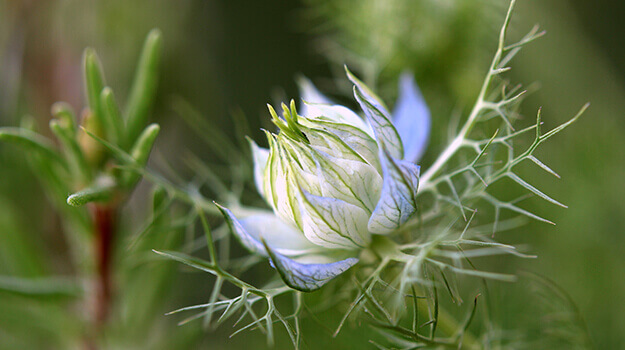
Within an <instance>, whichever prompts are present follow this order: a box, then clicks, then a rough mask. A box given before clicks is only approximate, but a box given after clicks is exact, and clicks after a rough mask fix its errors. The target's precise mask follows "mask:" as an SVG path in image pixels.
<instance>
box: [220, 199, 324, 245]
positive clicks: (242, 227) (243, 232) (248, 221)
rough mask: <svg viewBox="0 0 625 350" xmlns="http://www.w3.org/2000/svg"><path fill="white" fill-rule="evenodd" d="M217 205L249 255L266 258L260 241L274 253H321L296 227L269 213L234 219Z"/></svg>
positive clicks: (232, 215) (227, 210) (228, 212)
mask: <svg viewBox="0 0 625 350" xmlns="http://www.w3.org/2000/svg"><path fill="white" fill-rule="evenodd" d="M216 205H217V207H218V208H219V210H221V213H222V214H223V216H224V219H225V220H226V224H227V225H228V227H229V228H230V230H231V232H232V233H233V234H234V235H235V237H237V238H238V239H239V241H240V242H241V244H243V246H244V247H246V248H247V249H248V250H249V251H251V252H252V253H256V254H259V255H263V256H268V255H267V251H266V250H265V247H264V245H263V243H262V240H265V242H266V243H267V244H268V245H269V246H271V248H272V249H273V250H275V251H276V252H278V253H280V254H282V255H287V256H299V255H302V254H311V253H319V252H321V251H323V248H321V247H319V246H317V245H314V244H312V243H311V242H309V241H308V240H307V239H306V237H305V236H304V235H303V234H302V232H300V231H299V230H298V229H297V228H295V227H293V226H291V225H288V224H286V223H285V222H283V221H282V220H280V219H279V218H278V217H277V216H275V215H274V214H273V213H271V212H267V213H266V214H257V215H252V216H248V217H245V218H243V219H237V218H236V217H235V216H234V214H232V212H231V211H230V210H229V209H228V208H225V207H222V206H221V205H219V204H216Z"/></svg>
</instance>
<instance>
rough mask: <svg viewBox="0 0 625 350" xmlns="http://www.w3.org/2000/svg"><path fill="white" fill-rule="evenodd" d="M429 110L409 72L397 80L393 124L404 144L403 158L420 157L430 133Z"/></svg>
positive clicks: (412, 159) (413, 159)
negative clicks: (397, 96) (396, 97)
mask: <svg viewBox="0 0 625 350" xmlns="http://www.w3.org/2000/svg"><path fill="white" fill-rule="evenodd" d="M430 123H431V121H430V110H429V109H428V106H427V104H426V103H425V101H424V100H423V96H422V95H421V92H420V91H419V88H418V87H417V84H416V83H415V81H414V78H413V76H412V74H411V73H408V72H406V73H403V74H402V75H401V78H400V80H399V98H398V99H397V104H396V105H395V110H394V111H393V124H395V128H396V129H397V132H398V133H399V136H400V137H401V140H402V143H403V145H404V159H405V160H407V161H411V162H417V161H418V160H419V159H421V156H422V155H423V152H424V151H425V148H426V146H427V143H428V138H429V134H430Z"/></svg>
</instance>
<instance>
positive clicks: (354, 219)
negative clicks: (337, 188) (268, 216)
mask: <svg viewBox="0 0 625 350" xmlns="http://www.w3.org/2000/svg"><path fill="white" fill-rule="evenodd" d="M299 198H300V203H301V212H302V229H303V231H304V235H306V238H308V240H309V241H311V242H313V243H315V244H317V245H320V246H324V247H327V248H335V249H337V248H343V249H354V248H364V247H366V246H367V245H369V242H370V241H371V236H370V235H369V231H368V230H367V222H368V220H369V215H368V214H367V212H365V211H364V210H363V209H361V208H360V207H358V206H355V205H352V204H349V203H347V202H345V201H342V200H339V199H335V198H327V197H319V196H315V195H312V194H310V193H307V192H306V191H303V190H301V192H300V196H299Z"/></svg>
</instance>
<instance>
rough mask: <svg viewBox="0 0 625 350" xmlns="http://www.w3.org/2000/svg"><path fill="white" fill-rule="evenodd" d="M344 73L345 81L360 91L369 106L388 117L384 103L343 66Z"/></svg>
mask: <svg viewBox="0 0 625 350" xmlns="http://www.w3.org/2000/svg"><path fill="white" fill-rule="evenodd" d="M345 73H346V74H347V79H349V81H351V82H352V84H354V86H355V87H356V88H358V90H360V92H361V94H362V95H363V96H364V97H365V99H366V100H367V101H369V103H370V104H372V105H373V106H375V108H377V109H379V110H380V112H382V113H383V114H384V115H390V114H389V113H388V108H386V106H385V105H384V102H383V101H382V99H381V98H380V97H378V95H376V94H375V93H374V92H373V91H371V89H369V87H368V86H367V85H365V83H363V82H362V81H360V79H358V78H357V77H356V76H355V75H354V74H352V72H351V71H350V70H349V69H348V68H347V66H345Z"/></svg>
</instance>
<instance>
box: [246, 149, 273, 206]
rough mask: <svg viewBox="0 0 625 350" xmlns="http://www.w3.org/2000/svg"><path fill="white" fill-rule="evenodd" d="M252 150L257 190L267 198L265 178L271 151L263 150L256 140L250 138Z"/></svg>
mask: <svg viewBox="0 0 625 350" xmlns="http://www.w3.org/2000/svg"><path fill="white" fill-rule="evenodd" d="M247 141H248V142H249V143H250V148H251V149H252V158H253V160H254V183H255V184H256V190H257V191H258V193H260V195H261V196H262V197H265V189H264V187H265V186H264V182H263V179H264V177H265V168H266V167H267V161H268V160H269V150H268V149H266V148H262V147H260V146H258V145H257V144H256V142H254V140H252V139H250V138H248V139H247Z"/></svg>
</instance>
